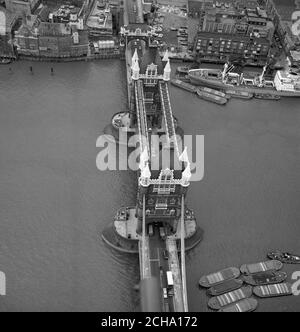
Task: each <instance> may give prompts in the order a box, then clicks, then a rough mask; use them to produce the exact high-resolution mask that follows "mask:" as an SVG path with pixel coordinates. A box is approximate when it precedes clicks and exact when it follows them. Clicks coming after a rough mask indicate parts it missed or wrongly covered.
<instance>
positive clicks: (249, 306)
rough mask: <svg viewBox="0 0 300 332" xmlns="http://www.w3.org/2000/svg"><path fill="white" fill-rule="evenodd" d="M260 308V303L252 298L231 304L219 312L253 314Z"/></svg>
mask: <svg viewBox="0 0 300 332" xmlns="http://www.w3.org/2000/svg"><path fill="white" fill-rule="evenodd" d="M257 307H258V301H257V300H255V299H253V298H250V299H244V300H242V301H239V302H237V303H234V304H231V305H229V306H226V307H224V308H222V309H220V310H219V312H252V311H255V310H256V309H257Z"/></svg>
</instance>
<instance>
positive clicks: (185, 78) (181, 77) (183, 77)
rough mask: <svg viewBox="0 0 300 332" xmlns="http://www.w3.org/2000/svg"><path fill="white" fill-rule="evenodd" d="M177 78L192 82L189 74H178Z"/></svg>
mask: <svg viewBox="0 0 300 332" xmlns="http://www.w3.org/2000/svg"><path fill="white" fill-rule="evenodd" d="M176 79H178V80H180V81H182V82H185V83H191V81H190V78H189V76H188V75H184V74H176Z"/></svg>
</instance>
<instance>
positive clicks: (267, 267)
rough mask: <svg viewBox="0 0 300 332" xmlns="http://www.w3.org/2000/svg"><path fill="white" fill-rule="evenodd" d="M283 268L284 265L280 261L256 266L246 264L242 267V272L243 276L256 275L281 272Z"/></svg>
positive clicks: (256, 264)
mask: <svg viewBox="0 0 300 332" xmlns="http://www.w3.org/2000/svg"><path fill="white" fill-rule="evenodd" d="M282 267H283V264H282V263H281V262H280V261H276V260H274V261H267V262H262V263H255V264H245V265H242V266H241V269H240V270H241V272H242V273H243V274H248V275H249V274H254V273H260V272H266V271H274V270H276V271H279V270H281V269H282Z"/></svg>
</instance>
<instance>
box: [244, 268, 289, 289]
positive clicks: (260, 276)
mask: <svg viewBox="0 0 300 332" xmlns="http://www.w3.org/2000/svg"><path fill="white" fill-rule="evenodd" d="M243 279H244V281H245V283H246V284H248V285H251V286H265V285H272V284H279V283H281V282H283V281H285V280H286V279H287V274H286V273H285V272H276V271H269V272H261V273H255V274H252V275H249V276H244V278H243Z"/></svg>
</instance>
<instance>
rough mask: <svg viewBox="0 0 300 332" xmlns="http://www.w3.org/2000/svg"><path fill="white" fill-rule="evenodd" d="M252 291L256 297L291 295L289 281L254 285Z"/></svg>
mask: <svg viewBox="0 0 300 332" xmlns="http://www.w3.org/2000/svg"><path fill="white" fill-rule="evenodd" d="M253 293H254V294H255V295H256V296H258V297H263V298H268V297H279V296H289V295H292V294H293V292H292V285H291V284H289V283H283V284H275V285H268V286H258V287H254V289H253Z"/></svg>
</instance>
